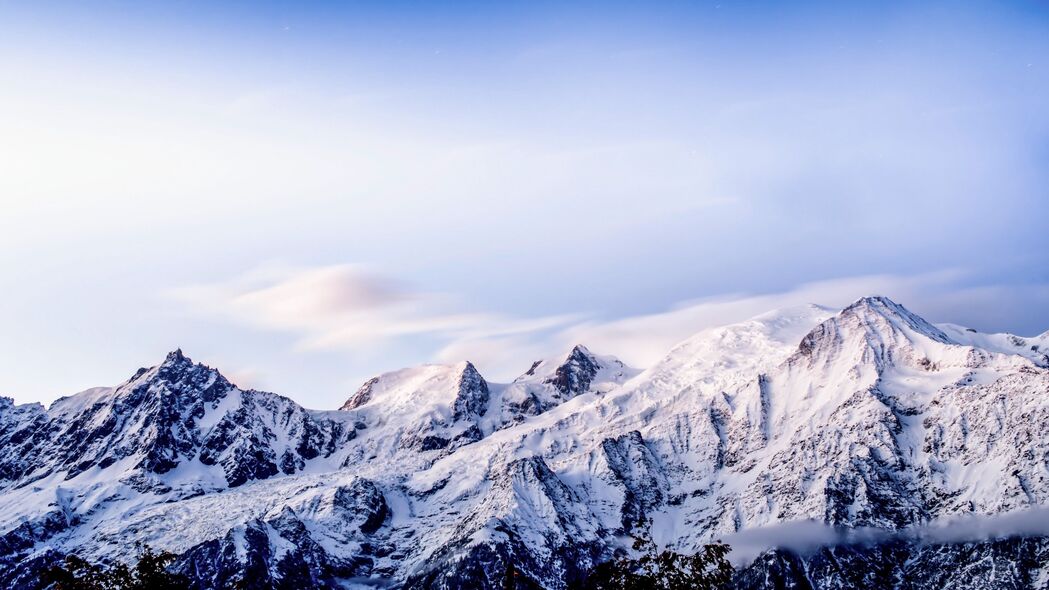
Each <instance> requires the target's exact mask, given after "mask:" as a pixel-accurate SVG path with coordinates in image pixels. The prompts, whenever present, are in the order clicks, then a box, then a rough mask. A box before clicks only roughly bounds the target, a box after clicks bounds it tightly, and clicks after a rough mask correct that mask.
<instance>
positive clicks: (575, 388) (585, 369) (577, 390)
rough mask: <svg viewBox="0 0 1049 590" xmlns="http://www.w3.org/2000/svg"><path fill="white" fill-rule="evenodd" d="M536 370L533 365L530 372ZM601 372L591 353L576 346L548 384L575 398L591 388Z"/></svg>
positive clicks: (549, 379) (547, 381)
mask: <svg viewBox="0 0 1049 590" xmlns="http://www.w3.org/2000/svg"><path fill="white" fill-rule="evenodd" d="M534 369H535V367H534V365H533V367H532V369H530V370H529V371H532V370H534ZM600 370H601V366H600V365H599V364H598V363H597V360H596V359H594V357H593V356H592V355H591V354H590V352H589V351H587V350H586V349H585V348H583V347H582V346H576V347H575V348H573V349H572V351H571V352H570V353H568V358H567V359H565V362H563V363H562V364H561V365H560V366H558V367H557V368H556V369H555V370H554V374H553V376H551V377H549V378H548V379H547V380H546V383H549V384H550V385H553V386H554V387H555V388H556V389H557V390H558V391H560V392H561V394H562V395H564V396H565V397H566V398H570V397H575V396H577V395H579V394H581V393H585V392H586V391H587V390H588V389H589V388H590V383H591V382H592V381H593V380H594V377H596V376H597V372H598V371H600Z"/></svg>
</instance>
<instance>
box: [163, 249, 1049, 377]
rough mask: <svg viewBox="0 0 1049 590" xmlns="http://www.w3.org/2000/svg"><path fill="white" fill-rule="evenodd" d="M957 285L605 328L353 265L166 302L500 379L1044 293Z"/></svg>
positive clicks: (910, 281) (813, 290) (925, 282)
mask: <svg viewBox="0 0 1049 590" xmlns="http://www.w3.org/2000/svg"><path fill="white" fill-rule="evenodd" d="M964 278H965V275H964V273H962V272H958V271H944V272H939V273H931V274H925V275H917V276H895V275H870V276H857V277H846V278H840V279H834V280H827V281H819V282H810V283H804V284H802V285H799V286H797V287H795V288H793V289H790V290H786V291H782V292H778V293H767V294H726V295H722V296H717V297H708V298H703V299H698V300H693V301H687V302H683V303H680V304H678V305H676V306H674V307H673V308H671V309H668V310H665V311H659V312H655V313H651V314H643V315H634V316H628V317H621V318H611V319H603V318H600V317H599V316H598V315H597V314H596V313H595V311H594V310H572V311H574V313H572V312H569V313H563V314H556V315H549V316H541V317H521V316H515V315H511V314H505V313H498V312H493V311H490V310H479V309H470V308H468V307H467V306H466V305H464V304H463V303H462V302H461V300H460V299H459V298H458V297H457V296H456V295H455V294H441V293H431V292H426V291H423V290H418V289H413V288H412V287H410V286H409V285H408V284H406V283H402V282H399V281H396V280H394V279H391V278H388V277H385V276H383V275H382V274H379V273H376V272H374V271H372V270H369V269H367V268H365V267H362V266H358V265H334V266H321V267H312V268H290V267H288V268H277V267H267V268H262V269H257V270H254V271H251V272H248V273H246V274H244V275H242V276H240V277H237V278H235V279H233V280H230V281H227V282H223V283H217V284H210V285H197V286H192V287H186V288H182V289H178V290H176V291H174V292H173V293H172V295H173V296H174V297H176V298H177V299H178V300H180V301H182V302H183V303H185V304H186V305H188V306H189V308H190V309H191V310H192V311H193V312H194V313H197V314H203V315H206V316H209V317H212V318H217V319H220V320H224V321H231V322H235V323H238V324H240V325H245V326H248V327H252V328H256V329H261V330H268V331H276V332H284V333H289V334H292V335H294V336H295V338H296V348H297V349H298V350H299V351H302V352H310V351H318V350H346V351H349V352H355V351H361V350H366V349H368V348H369V347H375V346H380V345H383V344H389V343H398V342H401V343H403V342H406V341H407V339H413V340H416V341H417V340H419V339H425V341H426V342H432V347H433V350H432V351H431V352H430V353H429V356H428V357H427V358H423V359H420V361H423V362H425V361H430V362H433V361H436V362H454V361H458V360H464V359H467V360H471V361H473V362H474V363H475V364H477V365H478V367H480V368H481V370H482V371H483V372H485V374H486V375H489V376H490V377H491V378H493V379H496V380H505V379H510V378H513V377H515V376H517V375H518V374H519V373H520V372H522V371H523V370H524V368H526V366H527V364H528V362H530V361H531V360H533V359H536V358H540V357H544V356H549V355H555V354H559V353H560V352H562V351H564V350H567V349H568V348H569V347H571V346H572V345H574V344H578V343H582V344H585V345H587V346H588V347H590V348H591V349H592V350H594V351H595V352H599V353H603V354H614V355H616V356H618V357H620V358H622V359H623V360H624V361H626V362H627V363H628V364H631V365H633V366H636V367H647V366H650V365H652V364H653V363H655V362H657V361H658V360H659V359H660V358H662V357H663V356H664V355H665V354H666V353H667V351H669V350H670V349H671V348H672V347H673V346H674V345H675V344H677V343H678V342H681V341H682V340H684V339H686V338H688V337H690V336H692V335H693V334H695V333H697V332H699V331H701V330H704V329H706V328H711V327H716V326H721V325H726V324H730V323H735V322H739V321H743V320H746V319H748V318H750V317H753V316H755V315H759V314H761V313H764V312H767V311H769V310H773V309H778V308H784V307H791V306H796V305H804V304H808V303H818V304H822V305H827V306H831V307H844V306H845V305H848V304H849V303H850V302H852V301H854V300H856V299H858V298H860V297H863V296H865V295H872V294H879V295H886V296H888V297H890V298H893V299H895V300H897V301H899V302H900V303H902V304H904V305H906V306H908V307H910V308H911V309H912V310H913V311H915V312H917V313H919V314H922V315H924V316H926V317H927V318H928V319H929V320H931V321H934V322H940V321H952V322H957V323H963V324H964V323H966V320H967V319H968V318H969V317H984V316H986V315H988V313H991V312H989V311H988V310H989V309H993V308H1002V309H1014V310H1021V309H1023V306H1025V305H1044V304H1045V303H1046V302H1049V289H1046V288H1045V286H1042V285H1034V286H1030V287H1027V288H1021V287H1015V286H1013V287H1009V288H1004V287H987V286H982V287H968V288H966V287H962V286H959V284H960V282H961V281H962V280H964ZM985 308H986V309H985ZM967 316H968V317H967ZM1047 327H1049V326H1047Z"/></svg>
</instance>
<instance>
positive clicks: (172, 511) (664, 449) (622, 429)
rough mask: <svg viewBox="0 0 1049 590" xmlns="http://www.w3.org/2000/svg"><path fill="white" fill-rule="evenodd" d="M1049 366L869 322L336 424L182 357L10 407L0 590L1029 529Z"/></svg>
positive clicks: (437, 374) (445, 381) (805, 317)
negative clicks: (169, 566) (727, 541)
mask: <svg viewBox="0 0 1049 590" xmlns="http://www.w3.org/2000/svg"><path fill="white" fill-rule="evenodd" d="M1046 340H1047V338H1046V336H1045V335H1043V336H1040V337H1036V338H1029V339H1023V338H1018V337H1015V336H1011V335H1006V334H981V333H978V332H973V331H971V330H968V329H965V328H962V327H958V326H953V325H940V326H935V325H932V324H930V323H929V322H927V321H925V320H924V319H922V318H921V317H919V316H917V315H915V314H913V313H911V312H910V311H908V310H907V309H906V308H904V307H903V306H901V305H899V304H897V303H895V302H893V301H891V300H889V299H886V298H884V297H867V298H863V299H861V300H859V301H857V302H855V303H854V304H852V305H850V306H849V307H847V308H845V309H843V310H832V309H828V308H824V307H820V306H815V305H810V306H802V307H797V308H790V309H785V310H779V311H775V312H770V313H767V314H763V315H761V316H758V317H755V318H753V319H751V320H748V321H746V322H742V323H739V324H734V325H731V326H725V327H721V328H716V329H712V330H706V331H704V332H701V333H699V334H697V335H695V336H694V337H692V338H690V339H688V340H686V341H685V342H682V343H681V344H679V345H678V346H676V347H675V348H674V349H673V350H671V351H670V352H669V353H668V355H667V356H666V357H665V358H664V359H663V360H662V361H660V362H659V363H657V364H656V365H654V366H652V367H650V368H649V369H647V370H645V371H642V372H639V371H636V370H633V369H630V368H629V367H626V366H624V365H623V364H622V363H621V362H619V361H618V360H616V359H615V358H613V357H606V356H599V355H595V354H593V353H591V352H590V351H589V350H587V349H586V348H585V347H582V346H577V347H575V348H573V349H572V350H571V351H569V352H568V353H566V354H565V355H562V356H560V357H555V358H553V359H550V360H544V361H537V362H535V363H533V364H532V365H531V367H530V369H529V370H528V371H527V372H525V373H524V374H523V375H522V376H521V377H520V378H518V379H517V380H515V381H514V382H512V383H505V384H497V383H489V382H487V381H486V380H485V379H484V378H483V377H482V376H481V375H480V374H479V373H478V372H477V370H476V368H475V367H474V366H473V365H472V364H470V363H468V362H462V363H458V364H454V365H426V366H422V367H416V368H408V369H403V370H400V371H394V372H392V373H386V374H383V375H380V376H377V377H375V378H373V379H371V380H369V381H368V382H367V383H365V384H364V385H363V386H362V387H361V388H360V389H359V390H358V391H357V392H356V393H354V394H353V395H352V396H351V397H350V398H349V399H348V400H347V402H346V403H345V404H344V405H343V407H342V408H341V409H340V410H338V411H311V410H304V409H302V408H300V407H299V406H297V405H295V404H294V403H293V402H291V401H290V400H288V399H287V398H283V397H281V396H278V395H275V394H269V393H264V392H257V391H250V390H249V391H242V390H240V389H238V388H236V387H235V386H233V385H232V384H230V383H229V382H228V381H227V380H225V379H224V378H223V377H222V376H221V374H219V373H218V372H217V371H215V370H213V369H210V368H208V367H204V366H203V365H195V364H193V363H192V362H191V361H189V360H188V359H186V358H185V357H184V356H183V355H182V354H181V353H180V352H175V353H172V354H171V355H169V356H168V358H167V359H165V361H164V363H162V364H161V365H158V366H157V367H154V368H152V369H143V370H140V371H139V372H138V373H136V374H135V376H133V377H132V379H130V380H129V381H128V382H126V383H124V384H122V385H120V386H117V387H115V388H98V389H93V390H88V391H86V392H83V393H80V394H77V395H74V396H71V397H69V398H64V399H62V400H59V401H58V402H55V404H53V405H52V406H51V407H50V408H48V409H46V410H45V409H44V408H42V407H41V406H39V405H27V406H14V405H13V404H12V403H10V401H3V402H0V531H4V534H3V536H2V537H0V565H2V566H5V568H0V569H6V570H7V572H8V573H6V574H3V575H0V582H3V583H6V584H7V585H8V586H12V587H18V585H19V584H28V583H29V582H28V581H31V580H32V578H33V576H34V575H35V572H38V571H39V569H40V568H41V567H43V566H44V565H45V564H46V563H48V562H49V561H50V560H53V559H55V558H56V557H57V556H59V555H61V554H64V553H67V552H72V551H75V552H77V553H79V554H83V555H85V556H88V557H90V558H92V559H96V560H100V561H106V560H113V559H126V558H127V556H128V555H130V554H133V553H134V551H133V549H132V547H133V544H134V543H135V542H137V541H144V542H148V543H149V544H151V545H153V546H155V547H158V548H163V549H169V550H172V551H175V552H177V553H179V554H180V555H181V556H182V557H181V558H180V561H179V567H180V568H182V570H183V571H185V572H187V573H190V574H191V575H192V577H193V578H194V579H195V580H196V581H197V583H198V585H199V587H201V588H218V587H224V586H225V585H227V584H230V583H233V582H236V581H237V580H242V581H247V582H250V584H249V585H254V586H253V587H259V588H266V587H304V586H310V587H353V585H358V586H359V585H360V584H362V583H375V584H379V583H384V584H393V585H395V586H403V587H409V588H461V587H471V588H491V587H498V585H499V584H500V580H501V576H502V572H503V569H504V568H505V566H506V563H508V562H510V561H512V562H514V563H515V564H516V566H517V569H518V571H520V572H522V574H523V575H525V576H527V577H529V578H530V579H532V580H535V581H537V582H538V583H540V584H542V585H544V586H545V587H549V588H562V587H564V586H565V584H567V583H570V582H571V581H572V580H574V579H578V578H579V577H581V576H583V575H585V572H586V571H587V570H588V569H589V568H590V567H592V566H593V565H594V564H595V563H597V562H599V561H601V560H603V559H607V558H609V557H610V556H611V555H612V554H613V553H614V552H616V551H628V552H629V551H630V549H629V544H628V543H627V542H626V541H625V539H627V535H629V534H633V535H646V536H649V537H651V538H652V539H653V540H654V541H655V542H656V543H657V544H658V545H660V546H663V547H668V548H673V549H675V550H678V551H692V550H695V549H696V548H698V547H699V546H701V545H702V544H704V543H707V542H710V541H712V540H715V539H719V538H733V537H732V536H733V535H737V536H738V535H740V534H742V533H745V532H747V531H758V530H762V529H764V528H767V527H777V526H790V525H791V523H798V522H806V521H813V522H816V523H823V524H825V525H827V526H831V527H844V528H846V529H849V528H859V527H873V528H876V529H878V530H885V531H907V530H911V529H912V528H914V527H921V526H924V525H927V524H928V523H931V522H939V521H941V520H943V519H945V518H952V517H958V516H961V515H999V514H1011V513H1015V512H1016V511H1022V510H1025V509H1030V508H1032V507H1043V506H1046V505H1047V503H1049V369H1047V366H1049V362H1047V359H1046V357H1045V355H1044V353H1043V350H1044V348H1045V346H1047V345H1049V343H1047V342H1046ZM645 523H651V524H650V525H649V524H645ZM1047 532H1049V531H1047ZM996 543H997V544H996ZM1009 543H1013V542H1012V541H1009V542H1008V543H1006V544H1005V545H1002V544H1001V543H999V542H998V541H996V540H988V541H986V542H982V543H981V544H978V545H977V546H976V547H977V548H976V549H972V548H970V549H967V550H966V551H969V553H966V552H964V551H962V550H961V549H956V548H954V547H953V546H941V547H936V548H925V547H924V546H921V545H920V543H918V542H917V541H914V542H913V543H912V544H911V545H908V546H907V547H906V548H900V547H899V546H898V545H899V544H897V545H894V547H896V549H885V548H875V549H870V550H863V551H861V550H859V549H855V548H850V549H846V548H845V547H843V546H836V547H834V548H828V549H826V550H824V551H823V552H822V553H820V552H817V553H814V554H813V555H812V556H811V557H805V556H798V555H796V554H790V555H793V557H791V556H788V554H785V553H779V552H775V551H773V552H770V553H768V554H767V555H764V556H762V557H761V558H759V559H758V560H757V561H756V562H755V563H754V564H753V565H752V566H750V568H749V569H747V570H746V571H745V572H743V573H742V574H741V575H740V578H739V585H740V586H741V587H761V585H760V584H757V583H756V582H755V580H760V579H765V580H768V579H772V577H775V576H779V578H777V579H781V580H784V583H786V581H789V580H795V581H797V580H799V579H801V578H805V579H806V580H807V581H806V582H805V583H806V584H809V585H811V586H815V587H820V588H831V587H848V585H849V584H850V583H859V581H864V580H865V581H864V582H863V583H868V584H870V583H877V582H878V580H883V579H888V578H884V577H883V578H879V577H878V576H890V577H893V576H895V578H893V579H897V578H899V579H902V578H900V576H904V574H905V573H906V572H910V573H913V572H915V571H924V572H929V571H932V569H933V568H934V567H939V568H945V569H948V570H952V571H962V569H959V568H957V567H955V566H958V565H959V563H962V561H964V560H966V559H970V560H971V559H978V558H987V559H992V558H993V559H995V560H999V561H1001V560H1004V561H1001V563H1002V564H1008V563H1009V561H1008V559H1009V557H1008V556H1010V555H1012V556H1014V565H1015V564H1021V562H1022V563H1023V564H1027V563H1028V561H1030V562H1031V563H1034V564H1035V565H1032V566H1030V567H1028V566H1027V565H1023V567H1019V565H1017V567H1014V568H1008V567H999V568H993V571H990V573H988V574H987V575H986V576H984V575H983V574H981V576H982V577H981V576H975V577H972V580H978V581H979V583H980V584H982V585H974V584H975V582H973V581H969V582H967V581H966V579H965V578H964V577H958V578H957V579H954V578H951V579H947V580H946V581H944V583H945V584H948V585H951V584H953V585H954V586H955V587H960V588H966V587H990V588H997V587H1001V588H1010V587H1016V585H1017V584H1021V585H1022V584H1023V583H1026V582H1025V581H1027V580H1037V579H1042V580H1049V572H1046V571H1045V566H1044V561H1043V562H1041V563H1043V565H1041V566H1038V565H1037V564H1038V563H1039V562H1038V556H1040V555H1043V554H1045V553H1046V552H1047V551H1049V550H1047V549H1046V547H1045V545H1044V542H1043V541H1042V540H1039V539H1033V540H1027V541H1023V542H1019V541H1017V542H1016V543H1018V544H1016V543H1013V544H1009ZM970 545H972V543H970ZM981 548H982V549H981ZM893 551H895V553H893ZM974 551H975V552H976V553H973V552H974ZM980 551H985V553H980ZM981 556H982V557H981ZM1024 560H1027V561H1024ZM1032 560H1033V561H1032ZM835 564H836V565H835ZM915 564H917V565H915ZM845 566H847V567H845ZM1038 567H1041V568H1042V569H1038ZM843 568H844V569H843ZM864 568H866V569H864ZM907 568H911V569H907ZM914 568H919V569H914ZM921 568H925V569H924V570H922V569H921ZM846 570H847V571H856V572H859V573H857V574H856V575H857V576H859V578H856V579H855V580H852V581H851V582H849V580H848V579H845V578H842V574H841V572H842V571H846ZM835 572H837V573H835ZM886 572H889V573H886ZM1010 572H1011V573H1010ZM908 575H909V574H908ZM5 576H6V577H5ZM762 576H764V577H762ZM791 576H794V577H793V578H791ZM813 576H814V577H813ZM872 576H873V577H872ZM959 576H960V574H959ZM1038 576H1042V577H1041V578H1039V577H1038ZM1018 580H1019V582H1018ZM966 584H968V585H966ZM1032 584H1033V582H1032ZM1043 586H1044V582H1043ZM1043 586H1038V587H1043ZM901 587H902V586H901ZM916 587H920V586H916ZM936 587H940V586H936Z"/></svg>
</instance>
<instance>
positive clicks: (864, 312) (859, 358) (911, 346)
mask: <svg viewBox="0 0 1049 590" xmlns="http://www.w3.org/2000/svg"><path fill="white" fill-rule="evenodd" d="M930 343H931V344H939V345H949V344H956V343H955V342H954V341H952V340H951V338H950V337H949V336H947V334H945V333H944V332H943V330H941V329H939V328H937V327H936V326H934V325H932V324H930V323H929V322H928V321H926V320H925V319H924V318H922V317H921V316H918V315H917V314H914V313H913V312H911V311H910V310H908V309H907V308H905V307H903V306H902V305H900V304H898V303H896V302H895V301H892V300H891V299H889V298H887V297H882V296H872V297H863V298H862V299H859V300H857V301H856V302H855V303H853V304H851V305H849V306H848V307H846V308H845V309H843V310H842V311H841V313H839V314H837V315H836V316H833V317H831V318H829V319H827V320H826V321H824V322H821V323H820V324H819V325H817V326H816V327H815V328H813V329H812V331H810V332H809V333H808V334H807V335H806V336H805V337H804V338H802V340H801V343H800V344H799V345H798V349H797V352H796V354H795V356H794V357H792V358H793V359H794V362H797V360H798V359H808V362H809V364H811V363H816V362H819V363H825V364H826V363H831V362H833V363H851V364H852V365H853V366H858V365H861V364H864V365H865V364H870V363H872V364H873V365H874V366H875V367H876V368H878V369H879V370H880V369H881V368H882V367H884V366H886V365H887V364H890V363H892V362H895V361H896V360H900V359H901V358H904V357H906V358H911V357H913V360H917V359H918V358H919V357H921V358H924V357H922V355H919V354H914V353H915V349H916V348H921V347H924V346H925V345H926V344H930Z"/></svg>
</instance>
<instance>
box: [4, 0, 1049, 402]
mask: <svg viewBox="0 0 1049 590" xmlns="http://www.w3.org/2000/svg"><path fill="white" fill-rule="evenodd" d="M1047 12H1049V10H1047V8H1046V5H1045V4H1043V3H1033V2H1032V3H979V2H972V3H964V5H959V4H958V3H866V4H865V3H849V5H848V6H844V3H790V4H789V5H788V4H787V3H761V2H758V3H737V2H727V1H722V2H707V3H613V4H608V3H601V4H597V3H593V4H571V5H568V4H564V3H514V4H511V3H499V4H498V5H493V4H490V3H483V4H482V3H475V4H470V3H454V2H453V3H442V4H430V5H425V6H421V5H417V4H414V3H406V2H405V3H374V4H359V3H357V4H346V3H286V4H278V3H243V4H223V5H221V6H218V5H212V4H209V3H192V2H190V3H177V4H176V3H171V4H170V5H164V4H159V3H115V2H114V3H95V4H91V5H87V4H85V3H67V4H60V3H48V2H33V3H18V2H0V17H2V19H3V20H2V22H3V23H4V34H3V35H0V75H2V76H3V78H4V79H5V80H8V81H9V84H7V85H5V91H4V92H3V93H0V205H2V210H3V214H2V215H0V268H2V269H3V272H2V273H0V302H2V303H3V305H2V306H0V327H2V330H0V394H3V395H10V396H13V397H15V399H16V400H18V401H20V402H22V401H34V400H40V401H49V400H52V399H54V398H55V397H58V396H60V395H65V394H69V393H72V392H75V391H78V390H80V389H84V388H87V387H90V386H95V385H99V384H113V383H116V382H119V381H120V380H122V379H123V378H125V377H126V376H128V375H130V374H131V373H132V372H133V371H134V369H135V368H137V367H138V366H140V365H149V364H154V363H156V362H157V361H158V360H159V359H160V358H162V357H163V354H164V353H165V352H166V351H167V350H170V349H172V348H174V347H176V346H181V347H182V348H183V349H184V350H185V351H186V353H187V354H188V355H190V356H191V357H193V358H195V359H198V360H203V361H206V362H209V363H210V364H213V365H215V366H218V367H219V368H221V369H223V370H224V371H225V372H228V373H230V374H232V375H233V376H234V379H235V380H236V381H238V382H239V383H242V384H244V385H246V386H255V387H260V388H266V389H270V390H274V391H277V392H280V393H284V394H286V395H290V396H291V397H293V398H295V399H297V400H299V401H300V402H302V403H304V404H305V405H307V406H311V407H320V408H324V407H334V406H336V405H338V404H339V403H340V402H341V401H342V400H343V399H344V398H345V397H347V396H348V394H349V393H350V392H352V391H353V389H355V388H356V386H357V385H359V383H360V382H361V381H363V380H364V379H366V378H367V377H369V376H370V375H372V374H374V373H376V372H379V371H382V370H389V369H395V368H398V367H401V366H405V365H410V364H415V363H419V362H426V361H449V360H458V359H460V358H470V359H471V360H474V361H475V362H476V363H477V364H478V365H479V366H480V367H481V369H482V371H483V372H485V373H486V374H487V375H489V376H490V377H492V378H494V379H507V378H512V376H514V375H515V374H517V373H520V372H523V371H524V370H525V369H527V366H528V365H529V364H530V362H529V361H530V360H531V359H532V358H533V357H534V356H537V355H544V354H553V353H556V352H558V351H560V350H561V349H562V348H564V347H566V346H569V345H571V344H572V343H573V342H574V341H577V340H578V341H583V342H584V343H586V344H588V345H590V346H591V348H593V349H594V350H596V351H598V352H602V353H612V354H619V355H621V356H623V357H624V358H625V359H626V360H628V361H630V362H632V363H634V364H637V365H644V364H647V363H650V362H652V360H653V359H654V358H658V355H659V354H661V353H662V352H663V351H664V350H665V349H666V348H668V347H669V346H670V345H671V344H672V343H673V342H674V341H675V340H677V339H680V338H683V337H685V336H687V335H688V334H689V333H691V332H694V331H697V330H699V329H702V328H703V327H706V326H709V325H713V324H717V323H726V322H730V321H736V320H739V319H743V318H745V317H747V315H748V314H753V313H758V312H760V311H763V308H765V307H775V306H778V305H786V304H793V303H796V302H800V301H802V300H810V301H814V302H819V303H826V304H830V305H842V304H845V303H847V302H848V300H849V299H850V298H854V297H858V296H860V295H863V294H868V293H872V292H878V293H882V294H885V295H889V296H890V297H894V298H896V299H897V300H899V301H901V302H902V303H904V304H905V305H908V306H909V307H911V308H912V309H914V310H915V311H917V312H919V313H922V314H923V315H925V316H926V317H928V318H929V319H931V320H933V321H952V322H957V323H963V324H966V325H972V326H975V327H977V328H980V329H982V330H994V331H1004V330H1008V331H1013V332H1017V333H1021V334H1035V333H1040V332H1042V331H1045V330H1046V329H1049V253H1047V252H1049V249H1047V248H1046V246H1047V240H1046V237H1045V236H1046V229H1047V223H1046V221H1045V220H1046V219H1049V195H1047V194H1046V193H1047V189H1046V187H1047V186H1049V183H1047V180H1049V178H1047V176H1049V165H1047V164H1049V109H1047V108H1046V107H1045V100H1044V97H1045V96H1047V95H1049V63H1046V59H1045V57H1046V56H1049V34H1047V33H1049V14H1047Z"/></svg>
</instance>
